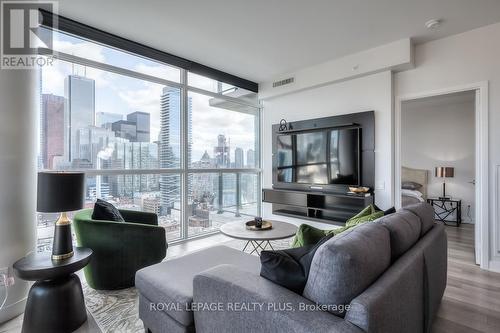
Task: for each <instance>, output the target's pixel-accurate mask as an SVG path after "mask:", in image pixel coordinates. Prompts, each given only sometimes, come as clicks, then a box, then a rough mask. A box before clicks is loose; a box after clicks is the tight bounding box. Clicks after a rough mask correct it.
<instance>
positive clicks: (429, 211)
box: [403, 202, 434, 236]
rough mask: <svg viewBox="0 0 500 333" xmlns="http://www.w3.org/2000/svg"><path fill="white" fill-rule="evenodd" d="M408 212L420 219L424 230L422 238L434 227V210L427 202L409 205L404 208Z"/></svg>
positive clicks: (421, 233) (422, 230)
mask: <svg viewBox="0 0 500 333" xmlns="http://www.w3.org/2000/svg"><path fill="white" fill-rule="evenodd" d="M403 210H408V211H410V212H412V213H413V214H415V215H417V216H418V217H419V218H420V222H421V223H422V229H421V231H420V236H423V235H425V233H426V232H427V231H429V230H430V229H431V228H432V227H433V226H434V208H432V206H431V205H429V204H428V203H426V202H423V203H417V204H414V205H409V206H406V207H404V208H403Z"/></svg>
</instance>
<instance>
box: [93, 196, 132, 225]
mask: <svg viewBox="0 0 500 333" xmlns="http://www.w3.org/2000/svg"><path fill="white" fill-rule="evenodd" d="M92 220H104V221H115V222H125V220H124V219H123V217H122V214H120V211H119V210H118V209H116V207H115V206H113V205H112V204H110V203H109V202H106V201H104V200H101V199H97V201H96V203H95V205H94V211H93V212H92Z"/></svg>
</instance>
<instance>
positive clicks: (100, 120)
mask: <svg viewBox="0 0 500 333" xmlns="http://www.w3.org/2000/svg"><path fill="white" fill-rule="evenodd" d="M120 120H123V115H121V114H119V113H112V112H96V114H95V125H96V126H97V127H104V126H105V125H106V124H111V123H114V122H117V121H120Z"/></svg>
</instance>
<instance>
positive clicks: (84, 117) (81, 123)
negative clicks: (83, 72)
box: [64, 75, 95, 162]
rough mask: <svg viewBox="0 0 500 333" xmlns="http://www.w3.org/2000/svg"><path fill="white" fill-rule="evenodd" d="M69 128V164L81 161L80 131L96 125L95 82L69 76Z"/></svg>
mask: <svg viewBox="0 0 500 333" xmlns="http://www.w3.org/2000/svg"><path fill="white" fill-rule="evenodd" d="M64 86H65V87H64V88H65V93H66V98H67V100H68V102H67V103H66V108H67V110H66V114H67V124H68V126H67V128H68V132H69V133H68V136H67V137H68V142H67V147H68V148H67V149H68V152H67V158H68V161H69V162H73V160H77V159H79V157H78V156H77V155H76V154H75V153H76V152H77V151H78V147H77V139H76V137H77V135H78V130H80V129H82V128H86V127H88V126H93V125H94V124H95V81H94V80H92V79H89V78H86V77H82V76H77V75H69V76H68V77H66V79H65V82H64Z"/></svg>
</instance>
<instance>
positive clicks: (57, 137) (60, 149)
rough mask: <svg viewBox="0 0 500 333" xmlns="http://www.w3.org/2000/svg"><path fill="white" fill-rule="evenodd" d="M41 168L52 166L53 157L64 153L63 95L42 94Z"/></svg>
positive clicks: (50, 167)
mask: <svg viewBox="0 0 500 333" xmlns="http://www.w3.org/2000/svg"><path fill="white" fill-rule="evenodd" d="M40 127H41V133H42V135H41V138H40V141H41V142H40V144H41V152H40V153H41V158H42V168H47V169H52V168H54V166H55V165H54V157H56V156H63V155H64V97H62V96H57V95H52V94H43V95H42V117H41V123H40Z"/></svg>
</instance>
